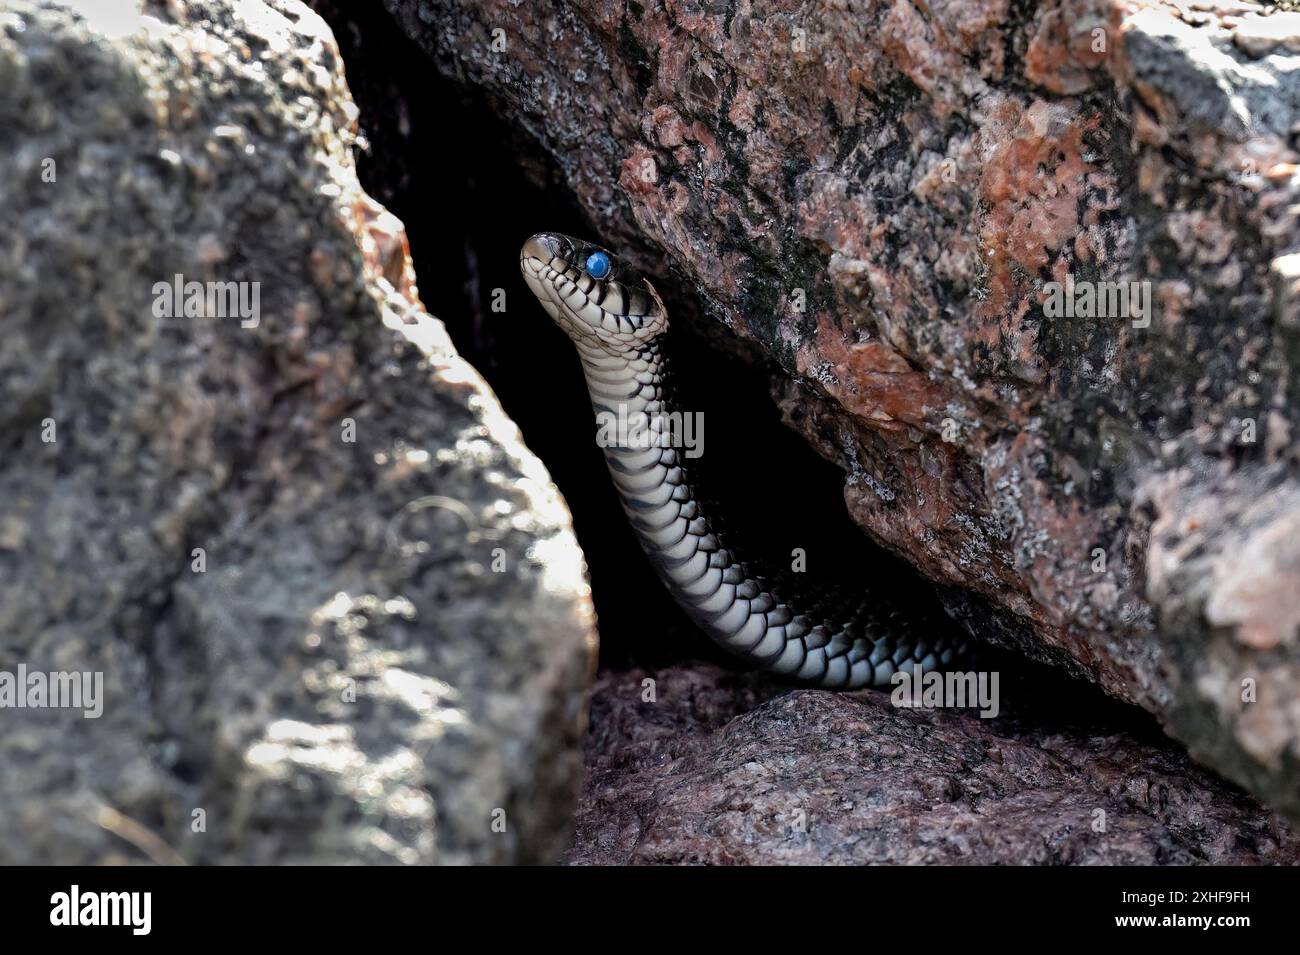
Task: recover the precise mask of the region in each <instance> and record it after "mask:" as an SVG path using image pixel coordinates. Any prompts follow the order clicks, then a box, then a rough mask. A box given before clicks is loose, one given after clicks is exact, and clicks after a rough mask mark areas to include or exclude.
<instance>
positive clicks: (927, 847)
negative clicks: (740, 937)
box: [565, 664, 1300, 865]
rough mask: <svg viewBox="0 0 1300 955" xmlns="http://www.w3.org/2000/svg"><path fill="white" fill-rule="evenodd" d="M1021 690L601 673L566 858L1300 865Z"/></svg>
mask: <svg viewBox="0 0 1300 955" xmlns="http://www.w3.org/2000/svg"><path fill="white" fill-rule="evenodd" d="M647 681H651V683H649V684H648V683H647ZM651 688H652V690H653V700H652V701H649V700H648V699H647V697H649V696H650V695H651V694H650V692H649V690H650V689H651ZM1026 689H1028V688H1027V687H1013V688H1011V689H1010V691H1009V692H1007V693H1006V694H1005V697H1006V704H1007V707H1006V709H1005V710H1004V712H1003V714H1002V715H1001V716H999V718H997V719H992V720H983V719H979V718H978V717H977V716H975V715H973V714H970V715H968V714H967V713H965V712H961V713H959V712H954V711H939V710H922V709H902V708H896V707H894V706H893V705H891V703H890V700H889V697H888V696H887V695H885V694H882V693H874V692H864V693H852V694H835V693H826V692H823V691H818V690H798V691H795V692H789V691H788V690H787V689H786V688H784V687H781V686H779V685H776V684H774V683H773V682H772V681H770V680H767V679H765V678H764V677H762V676H761V675H756V674H738V673H727V672H724V671H722V670H719V669H718V668H717V667H714V666H710V665H707V664H691V665H685V666H681V667H674V668H671V669H667V670H660V671H657V672H651V671H644V670H631V671H623V672H610V673H605V674H602V675H601V677H600V678H599V679H598V680H597V685H596V691H595V695H594V697H593V699H592V717H591V718H592V732H591V736H590V739H589V741H588V764H589V766H590V774H589V777H588V782H587V788H586V792H585V794H584V796H583V799H582V803H581V806H580V808H579V811H578V825H577V831H576V834H575V838H574V841H573V844H572V845H571V846H570V848H569V851H568V853H567V854H566V857H565V858H566V861H567V862H569V863H570V864H575V865H584V864H629V863H634V864H657V865H663V864H714V865H727V864H768V865H771V864H855V865H856V864H864V863H872V864H877V863H892V864H903V863H907V864H950V863H960V864H1012V865H1067V864H1073V865H1088V864H1108V865H1153V864H1154V865H1198V864H1205V863H1218V864H1240V865H1253V864H1269V865H1294V864H1297V863H1300V836H1297V835H1296V833H1295V831H1294V829H1293V828H1292V827H1291V826H1290V825H1288V823H1287V822H1286V821H1285V820H1283V819H1282V818H1281V817H1280V816H1279V815H1277V814H1275V813H1272V812H1269V811H1268V810H1264V809H1261V808H1260V807H1259V806H1258V805H1257V804H1256V803H1255V802H1254V800H1252V799H1251V798H1250V797H1248V796H1247V795H1245V794H1244V793H1241V792H1234V791H1232V790H1230V789H1227V788H1225V787H1224V785H1223V783H1222V782H1221V781H1219V780H1218V779H1217V778H1215V777H1214V775H1213V774H1211V773H1209V772H1207V771H1205V770H1203V769H1201V768H1199V767H1197V766H1196V765H1195V764H1193V763H1192V762H1191V760H1190V759H1189V758H1188V756H1187V755H1186V753H1184V752H1183V751H1182V750H1181V748H1180V747H1178V746H1177V744H1175V743H1172V742H1170V741H1169V740H1168V739H1166V738H1165V737H1163V736H1162V735H1161V734H1160V733H1159V731H1158V730H1156V729H1155V728H1154V727H1151V728H1148V729H1147V730H1146V731H1145V732H1143V731H1140V730H1134V729H1133V728H1131V727H1129V728H1119V727H1114V726H1106V725H1105V720H1104V718H1101V717H1100V716H1099V714H1098V709H1099V708H1098V707H1097V706H1096V705H1095V701H1093V704H1092V705H1091V706H1088V707H1087V708H1086V709H1087V711H1088V712H1087V713H1082V712H1077V711H1076V712H1075V713H1074V714H1073V715H1071V716H1069V717H1065V718H1062V717H1061V716H1060V715H1059V714H1050V713H1049V714H1048V716H1047V720H1046V721H1045V720H1044V718H1043V714H1044V713H1045V710H1044V708H1043V707H1042V706H1041V703H1039V702H1037V701H1032V705H1029V706H1018V705H1017V702H1016V701H1017V695H1018V694H1020V695H1023V692H1024V691H1025V690H1026ZM1057 689H1058V690H1059V687H1058V688H1057ZM1040 692H1041V691H1040ZM1058 699H1064V700H1069V701H1072V702H1077V698H1076V696H1075V695H1074V694H1071V693H1070V692H1069V691H1068V690H1065V691H1063V692H1061V693H1060V694H1059V695H1058ZM1027 702H1030V701H1027ZM1115 709H1116V710H1118V709H1120V708H1119V707H1115ZM1032 714H1036V715H1032ZM1110 715H1112V716H1113V715H1116V714H1114V713H1112V714H1110ZM1119 715H1121V716H1122V714H1119ZM1130 722H1131V721H1130Z"/></svg>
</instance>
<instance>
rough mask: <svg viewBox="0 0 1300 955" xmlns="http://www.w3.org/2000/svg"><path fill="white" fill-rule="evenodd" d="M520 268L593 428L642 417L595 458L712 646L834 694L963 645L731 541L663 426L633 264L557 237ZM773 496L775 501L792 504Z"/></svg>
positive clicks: (671, 415)
mask: <svg viewBox="0 0 1300 955" xmlns="http://www.w3.org/2000/svg"><path fill="white" fill-rule="evenodd" d="M519 267H520V271H521V272H522V273H523V277H524V281H525V283H526V284H527V286H528V288H529V289H530V291H531V292H532V293H533V294H534V295H535V296H536V298H537V300H538V302H540V303H541V306H542V309H543V310H544V311H545V312H546V313H547V314H548V315H549V316H550V317H551V319H552V320H553V321H554V322H555V323H556V324H557V325H558V326H559V327H560V329H561V330H563V331H564V332H565V334H567V335H568V337H569V339H570V340H571V341H572V343H573V345H574V346H575V347H576V349H577V352H578V358H579V360H580V363H581V365H582V371H583V375H584V376H585V378H586V384H587V390H588V392H589V394H590V398H591V405H592V409H593V411H594V412H595V414H596V417H597V421H598V423H602V424H608V423H609V422H611V421H615V420H619V421H623V422H632V423H636V424H638V425H639V428H638V429H632V428H628V427H625V428H621V429H619V428H610V427H602V428H601V430H600V431H599V432H598V435H599V436H600V438H601V440H599V441H598V443H599V444H600V445H601V448H602V451H603V453H604V458H605V464H606V465H607V467H608V470H609V474H610V477H611V479H612V481H613V483H614V487H615V489H616V491H617V494H618V497H619V500H620V503H621V504H622V508H623V512H624V514H625V515H626V517H627V519H628V522H629V523H630V524H631V527H632V529H633V531H634V532H635V534H636V536H637V538H638V539H639V541H640V544H641V547H642V549H643V550H644V551H645V554H646V556H647V557H648V558H649V560H650V563H651V564H652V565H653V567H654V569H655V571H656V573H657V575H658V577H659V578H660V580H661V581H662V582H663V584H664V585H665V586H666V587H667V588H668V590H669V592H670V593H671V594H672V596H673V597H674V599H675V600H676V602H677V603H678V604H679V605H680V606H681V607H682V609H683V610H685V611H686V613H687V615H688V616H689V617H690V618H691V619H692V620H693V621H694V622H695V624H696V625H697V626H698V627H699V628H700V629H701V630H703V631H704V633H705V634H706V635H708V636H709V637H710V638H712V639H713V641H714V642H716V643H717V644H719V645H720V646H722V647H723V648H724V649H726V650H728V651H730V652H731V653H733V654H735V655H736V656H738V657H740V658H742V659H744V660H746V661H749V662H750V663H751V664H754V665H756V666H758V667H760V668H763V669H766V670H769V671H771V672H773V673H776V674H780V675H782V676H784V677H787V678H790V679H793V680H794V681H796V682H800V683H804V684H808V685H812V686H820V687H827V688H832V689H843V690H852V689H858V688H863V687H883V686H886V685H888V684H889V683H890V682H891V681H894V682H896V681H895V675H896V674H898V673H909V674H913V675H917V674H918V673H923V672H924V671H927V670H928V671H935V670H943V669H946V668H948V667H950V666H951V665H952V663H953V661H954V660H955V659H957V658H958V657H959V656H960V655H961V654H962V653H963V651H964V649H965V646H964V640H963V638H962V637H961V636H959V635H958V633H959V631H956V628H954V627H952V626H951V624H949V625H948V626H944V624H943V622H940V621H938V620H936V619H934V618H933V617H932V616H931V615H929V614H927V613H925V612H915V611H916V609H921V610H924V608H914V610H913V611H912V612H903V610H902V609H901V608H900V607H898V606H893V605H891V604H890V603H889V602H887V601H884V600H881V599H879V597H878V596H875V595H872V594H871V593H870V592H869V588H868V589H866V590H864V588H863V586H862V585H861V584H857V585H854V584H851V583H850V584H844V583H840V582H838V581H835V582H818V583H813V582H810V581H809V580H808V577H809V576H810V575H808V574H807V573H806V571H805V572H800V573H796V572H793V571H787V570H785V569H784V568H782V569H780V570H778V571H775V572H774V571H772V570H770V569H768V568H765V567H762V566H760V565H758V564H757V563H755V561H753V560H752V559H746V558H745V557H744V556H743V555H742V554H739V553H737V552H736V551H735V550H733V549H732V546H733V545H732V544H731V543H730V541H729V539H726V524H725V523H724V522H723V517H722V515H721V514H720V513H718V509H717V508H715V506H714V505H713V503H712V501H711V500H706V499H705V498H703V497H702V496H701V495H700V494H699V493H697V491H696V482H695V481H694V480H693V478H692V471H693V464H692V461H691V460H690V458H691V453H690V452H689V451H688V450H686V449H685V448H683V447H681V446H680V445H681V443H682V442H681V429H680V427H676V428H675V427H674V424H675V422H678V421H680V420H682V419H681V415H683V414H684V412H683V411H682V409H681V408H680V407H679V402H678V398H677V394H676V391H677V389H676V388H675V387H674V385H673V378H672V375H671V374H670V373H669V368H668V361H667V350H666V348H665V343H666V338H667V332H668V313H667V311H666V309H665V308H664V304H663V300H662V299H661V298H660V296H659V294H658V293H657V292H656V291H655V288H654V286H653V285H652V284H651V283H650V282H649V280H647V279H646V278H645V277H644V276H643V275H642V274H641V273H640V272H638V271H637V270H636V269H635V268H634V267H632V266H631V265H630V264H629V263H628V262H627V261H626V260H625V259H623V258H620V257H618V256H616V255H614V254H613V253H612V252H610V251H609V250H608V249H606V248H603V247H602V246H599V245H595V244H593V243H591V242H585V241H582V240H579V239H575V238H572V237H570V236H567V235H562V234H560V233H556V232H542V233H538V234H537V235H534V236H532V237H531V238H530V239H528V240H527V241H526V242H525V243H524V245H523V248H522V250H521V251H520V255H519ZM758 479H760V480H761V475H760V476H758ZM770 493H772V494H773V495H774V499H773V500H772V504H771V506H772V507H790V506H794V503H795V502H792V501H790V500H788V499H787V498H788V495H787V496H785V497H782V498H781V499H775V495H777V494H778V493H779V492H778V491H776V490H775V489H774V490H772V491H771V492H770ZM945 622H946V618H945Z"/></svg>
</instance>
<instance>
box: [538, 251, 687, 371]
mask: <svg viewBox="0 0 1300 955" xmlns="http://www.w3.org/2000/svg"><path fill="white" fill-rule="evenodd" d="M519 269H520V271H521V272H523V274H524V280H525V281H526V282H527V283H528V287H529V288H530V289H532V291H533V294H534V295H536V296H537V300H538V301H539V302H541V303H542V308H544V309H545V310H546V313H547V314H548V315H550V316H551V318H553V319H554V320H555V323H556V324H557V325H559V326H560V328H561V329H563V330H564V332H565V333H566V334H567V335H568V336H569V337H570V338H572V339H573V340H574V341H575V342H577V343H579V344H586V345H589V346H596V347H598V348H600V349H601V350H603V351H613V352H627V351H635V350H638V349H639V348H640V347H641V346H642V345H644V344H646V343H647V342H650V341H651V340H653V339H655V338H657V337H658V336H659V335H662V334H663V332H664V330H665V329H666V328H667V327H668V313H667V312H666V311H665V310H664V304H663V302H662V301H661V300H660V298H659V293H658V292H656V291H655V290H654V286H653V285H651V284H650V283H649V282H648V281H646V280H645V279H644V278H642V277H641V274H640V273H639V272H637V270H636V269H634V268H632V267H631V266H630V265H628V264H627V263H626V262H625V261H623V260H622V259H620V258H619V257H618V256H616V255H614V254H613V253H612V252H610V251H609V250H608V249H602V248H601V247H600V246H598V245H592V244H591V243H590V242H583V241H581V240H580V239H572V238H570V237H569V236H567V235H560V234H559V233H557V232H539V233H538V234H537V235H535V236H533V237H532V238H531V239H529V240H528V241H527V242H525V243H524V247H523V250H522V251H521V252H520V253H519Z"/></svg>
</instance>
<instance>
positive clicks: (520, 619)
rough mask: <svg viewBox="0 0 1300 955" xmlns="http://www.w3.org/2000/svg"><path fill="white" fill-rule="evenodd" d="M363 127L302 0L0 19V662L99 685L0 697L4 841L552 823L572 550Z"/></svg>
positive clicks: (410, 843) (137, 852)
mask: <svg viewBox="0 0 1300 955" xmlns="http://www.w3.org/2000/svg"><path fill="white" fill-rule="evenodd" d="M355 120H356V109H355V107H354V106H353V104H352V100H351V97H350V95H349V93H348V90H347V87H346V85H345V83H344V79H343V65H342V62H341V59H340V57H339V54H338V49H337V47H336V45H335V42H334V39H333V37H332V35H331V33H330V32H329V30H328V29H327V28H326V26H325V24H324V22H323V21H322V20H320V18H319V17H318V16H317V15H316V14H314V13H312V12H311V11H310V10H308V9H307V8H306V7H305V6H304V5H302V4H301V3H298V2H294V0H272V2H265V3H264V2H260V0H250V2H243V3H239V4H229V3H224V2H219V0H186V2H181V0H169V2H167V3H150V4H148V5H147V7H146V10H145V15H143V16H142V15H141V12H140V10H139V9H138V8H137V5H136V4H135V3H132V2H113V3H102V2H98V0H78V2H71V3H51V2H36V0H31V2H29V0H13V2H9V3H6V4H5V5H4V9H3V12H0V167H2V168H3V169H4V170H5V174H4V176H2V177H0V303H3V308H2V310H0V382H2V383H3V400H2V401H0V676H2V674H3V673H9V674H14V675H16V674H17V673H18V672H19V669H20V668H23V672H25V673H27V674H48V673H56V674H57V673H64V674H88V675H89V677H90V678H89V680H88V682H87V683H85V684H84V686H85V687H87V688H88V692H89V690H93V688H94V687H95V685H96V681H98V686H99V690H98V691H94V692H93V696H94V700H93V701H92V700H90V699H89V698H83V699H82V700H81V701H80V703H81V704H82V705H80V706H77V707H73V706H67V705H65V706H61V707H50V706H38V705H36V704H37V703H38V702H40V701H39V700H38V699H37V698H36V697H35V696H32V695H30V694H26V695H24V697H23V699H24V700H25V701H27V702H30V703H32V704H33V705H32V706H30V707H28V708H22V709H18V708H14V707H13V706H6V707H4V708H0V728H2V731H0V817H3V818H4V819H5V821H6V829H7V832H8V836H7V838H6V839H5V840H4V841H3V845H0V861H2V862H5V863H107V862H121V861H125V862H137V861H154V862H180V861H186V862H193V863H288V862H295V863H333V862H372V863H374V862H402V863H424V862H442V863H469V862H474V863H489V862H524V863H538V862H550V861H554V860H555V859H557V858H558V856H559V853H560V851H561V850H562V848H563V846H564V844H565V840H566V834H567V830H568V826H569V825H570V821H571V817H572V809H573V805H574V800H575V798H576V795H577V791H578V784H579V778H580V772H581V753H580V741H581V738H582V732H583V728H584V719H585V695H586V690H587V688H588V685H589V680H590V671H591V667H592V665H593V650H594V629H593V625H594V621H593V618H592V614H591V605H590V597H589V593H588V587H587V584H586V582H585V578H584V574H583V560H582V555H581V552H580V551H579V550H578V547H577V545H576V541H575V538H574V536H573V533H572V529H571V526H570V522H569V515H568V512H567V509H566V508H565V506H564V504H563V502H562V501H561V500H560V498H559V496H558V494H557V493H556V491H555V489H554V487H553V486H552V485H551V483H550V480H549V477H548V475H547V473H546V471H545V469H544V468H543V467H542V465H541V463H540V462H539V461H538V459H537V458H536V457H534V456H533V455H532V454H531V453H530V452H529V451H528V450H527V449H526V448H525V447H524V446H523V444H522V442H521V439H520V436H519V433H518V430H517V429H516V427H515V426H514V425H513V424H512V423H511V422H510V421H509V420H508V419H507V418H506V417H505V416H504V414H503V413H502V411H501V408H500V406H499V405H498V403H497V401H496V399H495V398H494V396H493V395H492V394H491V392H490V391H489V390H488V389H487V388H486V386H485V385H484V383H483V381H482V379H481V378H480V377H479V376H478V374H477V373H476V372H475V371H474V370H473V369H472V368H470V367H469V366H468V365H467V364H466V363H465V362H464V361H462V360H461V359H460V358H459V357H458V355H457V354H456V352H455V350H454V349H453V348H452V346H451V343H450V341H449V339H448V337H447V335H446V333H445V331H444V329H443V327H442V325H441V323H440V322H439V321H437V320H436V319H435V318H433V317H432V316H430V315H429V314H428V313H426V312H425V311H424V309H423V307H422V305H421V304H420V300H419V297H418V295H417V292H416V287H415V283H414V273H413V270H412V267H411V262H410V259H409V256H408V253H407V249H406V243H405V239H404V235H403V231H402V227H401V224H400V223H398V222H396V220H394V219H393V218H392V217H391V216H390V215H388V214H387V213H385V212H384V210H383V209H382V208H380V207H378V206H377V205H376V204H374V203H373V202H372V201H371V200H369V199H368V197H367V196H366V195H365V194H364V193H363V192H362V191H361V188H360V187H359V185H358V183H357V179H356V174H355V170H354V167H353V162H352V149H353V147H354V146H355V145H356V127H355ZM191 283H198V284H197V285H191ZM209 283H213V284H212V285H210V284H209ZM227 283H230V284H227ZM214 286H215V287H214ZM177 289H179V294H178V293H177ZM77 685H78V686H82V684H77ZM23 686H24V687H27V686H28V684H27V681H26V680H25V681H24V683H23ZM0 689H3V687H2V686H0ZM24 692H25V693H26V691H24ZM70 699H71V698H70V697H68V696H62V697H60V698H59V701H60V702H63V703H67V702H69V700H70ZM53 701H54V699H53V697H47V698H46V700H45V701H44V702H46V703H48V702H53ZM91 702H93V703H94V706H93V707H91V706H87V705H86V704H88V703H91ZM95 709H97V710H98V712H94V710H95Z"/></svg>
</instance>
